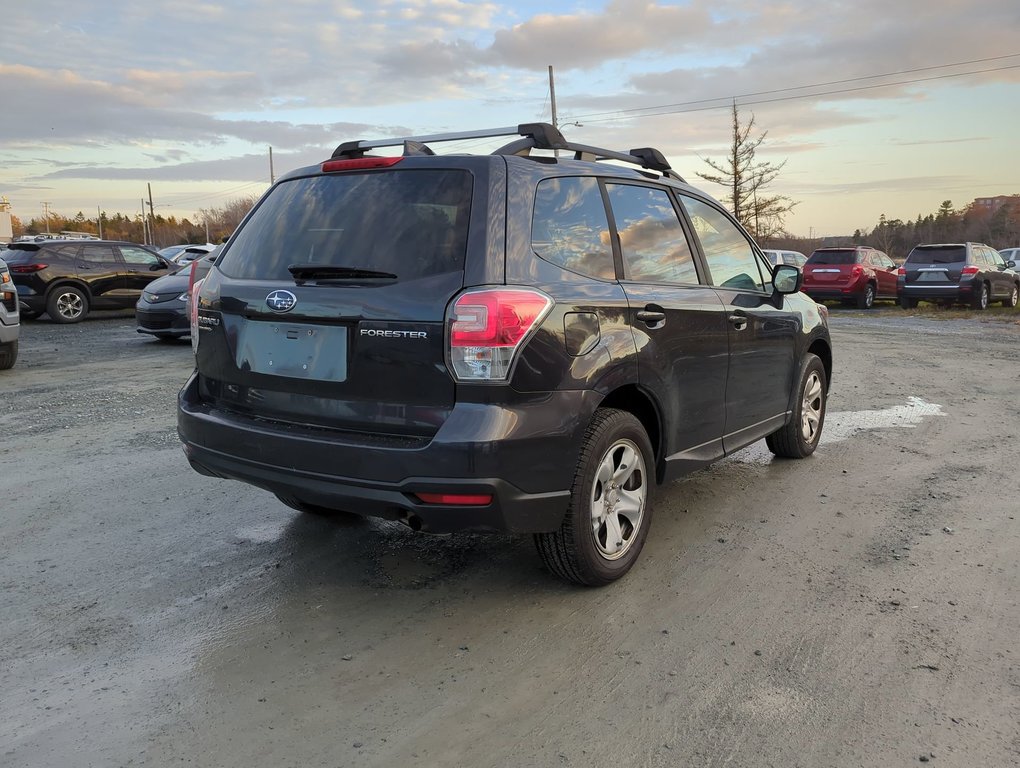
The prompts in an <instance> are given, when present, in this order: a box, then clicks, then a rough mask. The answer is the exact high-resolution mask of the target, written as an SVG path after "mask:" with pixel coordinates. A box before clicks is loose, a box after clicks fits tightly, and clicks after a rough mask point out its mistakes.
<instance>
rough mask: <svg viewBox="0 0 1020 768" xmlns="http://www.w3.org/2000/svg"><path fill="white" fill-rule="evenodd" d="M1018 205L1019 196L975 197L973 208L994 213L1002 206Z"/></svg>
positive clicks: (1019, 201)
mask: <svg viewBox="0 0 1020 768" xmlns="http://www.w3.org/2000/svg"><path fill="white" fill-rule="evenodd" d="M1010 203H1012V204H1014V205H1015V204H1017V203H1020V195H996V196H995V197H975V198H974V207H975V208H980V209H982V210H985V211H988V212H989V213H995V212H996V211H997V210H999V209H1000V208H1001V207H1002V206H1004V205H1008V204H1010Z"/></svg>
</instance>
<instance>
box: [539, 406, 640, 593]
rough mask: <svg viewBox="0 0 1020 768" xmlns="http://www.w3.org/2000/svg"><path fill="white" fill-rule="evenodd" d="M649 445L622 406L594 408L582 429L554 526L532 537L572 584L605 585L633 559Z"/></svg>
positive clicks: (548, 563) (550, 564) (545, 558)
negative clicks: (563, 507) (565, 503)
mask: <svg viewBox="0 0 1020 768" xmlns="http://www.w3.org/2000/svg"><path fill="white" fill-rule="evenodd" d="M654 483H655V458H654V453H653V451H652V444H651V442H650V441H649V439H648V434H647V433H646V432H645V429H644V427H643V426H641V422H640V421H638V420H637V419H636V418H635V417H634V416H633V415H632V414H630V413H627V412H626V411H619V410H616V409H613V408H603V409H600V410H598V411H596V412H595V416H594V417H593V418H592V420H591V423H590V424H589V425H588V429H587V431H586V432H585V436H584V442H583V443H582V445H581V453H580V456H579V458H578V461H577V467H576V469H575V470H574V480H573V484H572V486H571V489H570V506H569V507H568V509H567V514H566V516H565V517H564V519H563V523H562V525H561V526H560V529H559V530H558V531H555V532H553V533H538V534H535V547H536V548H537V549H538V554H539V556H540V557H541V558H542V561H543V562H544V563H545V565H546V567H547V568H548V569H549V570H550V571H552V573H554V574H555V575H556V576H559V577H560V578H562V579H565V580H566V581H571V582H574V583H576V584H584V585H586V586H591V587H600V586H604V585H606V584H610V583H612V582H614V581H616V580H617V579H619V578H620V577H621V576H623V575H624V574H625V573H627V571H629V570H630V568H631V566H633V565H634V563H635V562H636V561H637V558H638V555H639V554H640V553H641V548H642V547H643V546H644V543H645V539H646V538H647V537H648V529H649V526H650V525H651V519H652V508H651V496H652V490H653V485H654Z"/></svg>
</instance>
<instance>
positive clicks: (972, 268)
mask: <svg viewBox="0 0 1020 768" xmlns="http://www.w3.org/2000/svg"><path fill="white" fill-rule="evenodd" d="M980 271H981V267H979V266H978V265H977V264H968V265H967V266H965V267H964V268H963V269H961V270H960V274H961V275H976V274H977V273H978V272H980Z"/></svg>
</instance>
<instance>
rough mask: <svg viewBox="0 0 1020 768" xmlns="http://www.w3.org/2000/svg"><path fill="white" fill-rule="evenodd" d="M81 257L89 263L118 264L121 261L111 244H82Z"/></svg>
mask: <svg viewBox="0 0 1020 768" xmlns="http://www.w3.org/2000/svg"><path fill="white" fill-rule="evenodd" d="M80 258H81V260H82V261H84V262H86V263H88V264H118V263H119V261H120V260H119V259H118V258H117V254H116V253H115V252H114V250H113V246H110V245H86V246H82V249H81V257H80Z"/></svg>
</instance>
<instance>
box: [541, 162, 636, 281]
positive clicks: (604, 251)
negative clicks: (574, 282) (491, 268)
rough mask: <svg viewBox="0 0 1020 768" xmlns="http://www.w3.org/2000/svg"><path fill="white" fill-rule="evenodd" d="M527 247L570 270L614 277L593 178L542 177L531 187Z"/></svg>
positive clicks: (603, 212) (599, 194)
mask: <svg viewBox="0 0 1020 768" xmlns="http://www.w3.org/2000/svg"><path fill="white" fill-rule="evenodd" d="M531 247H532V249H533V250H534V251H535V253H537V254H538V255H539V256H540V257H541V258H543V259H545V260H546V261H549V262H552V263H553V264H556V265H558V266H561V267H563V268H564V269H569V270H570V271H571V272H579V273H580V274H582V275H589V276H591V277H597V278H600V279H603V280H615V279H616V266H615V265H614V263H613V248H612V245H611V244H610V239H609V222H608V220H607V219H606V206H605V204H604V203H603V202H602V192H601V191H600V190H599V184H598V181H596V180H595V179H593V178H571V177H567V178H560V179H545V180H544V181H542V182H540V183H539V185H538V188H537V189H536V190H535V215H534V217H533V218H532V221H531Z"/></svg>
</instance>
